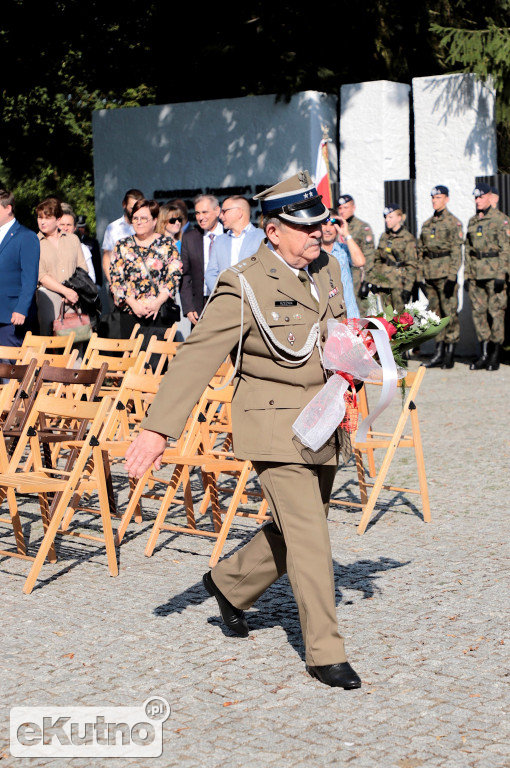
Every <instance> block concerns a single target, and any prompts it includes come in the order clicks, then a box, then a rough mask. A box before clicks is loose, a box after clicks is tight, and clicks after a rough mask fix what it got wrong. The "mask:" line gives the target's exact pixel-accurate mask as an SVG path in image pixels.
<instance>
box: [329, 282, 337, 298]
mask: <svg viewBox="0 0 510 768" xmlns="http://www.w3.org/2000/svg"><path fill="white" fill-rule="evenodd" d="M337 293H338V288H337V286H336V285H335V287H334V288H333V290H332V291H330V292H329V293H328V298H329V299H332V298H333V296H336V295H337Z"/></svg>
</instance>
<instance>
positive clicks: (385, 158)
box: [339, 80, 410, 244]
mask: <svg viewBox="0 0 510 768" xmlns="http://www.w3.org/2000/svg"><path fill="white" fill-rule="evenodd" d="M409 92H410V87H409V86H408V85H404V84H402V83H393V82H389V81H386V80H380V81H374V82H369V83H354V84H351V85H343V86H342V88H341V90H340V131H339V138H340V150H339V153H340V171H339V175H340V194H345V193H347V194H350V195H352V196H353V197H354V200H355V202H356V215H357V216H359V218H361V219H364V220H365V221H368V223H369V224H370V225H371V227H372V229H373V230H374V237H375V240H376V244H377V241H378V239H379V236H380V235H381V233H382V232H383V231H384V218H383V209H384V182H385V181H388V180H396V179H408V178H409V147H410V141H409Z"/></svg>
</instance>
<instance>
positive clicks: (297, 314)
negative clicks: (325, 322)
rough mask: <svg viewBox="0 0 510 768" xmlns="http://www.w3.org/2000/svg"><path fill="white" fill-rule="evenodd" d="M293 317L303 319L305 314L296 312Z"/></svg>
mask: <svg viewBox="0 0 510 768" xmlns="http://www.w3.org/2000/svg"><path fill="white" fill-rule="evenodd" d="M292 317H293V318H294V320H301V318H302V317H303V315H301V314H300V313H299V312H296V314H295V315H292Z"/></svg>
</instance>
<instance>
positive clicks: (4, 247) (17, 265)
mask: <svg viewBox="0 0 510 768" xmlns="http://www.w3.org/2000/svg"><path fill="white" fill-rule="evenodd" d="M39 254H40V246H39V240H38V238H37V235H36V234H35V232H32V231H31V230H30V229H27V228H26V227H23V226H22V225H21V224H20V223H19V222H18V221H17V220H16V218H15V207H14V195H13V194H12V192H9V191H7V190H5V189H0V274H1V275H2V282H1V284H0V344H1V345H5V346H9V347H20V346H21V344H22V343H23V338H24V336H25V333H26V332H27V331H28V330H32V327H34V328H35V325H33V324H34V323H35V322H36V317H37V311H36V306H35V290H36V288H37V279H38V275H39Z"/></svg>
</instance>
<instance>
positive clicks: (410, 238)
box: [365, 227, 418, 291]
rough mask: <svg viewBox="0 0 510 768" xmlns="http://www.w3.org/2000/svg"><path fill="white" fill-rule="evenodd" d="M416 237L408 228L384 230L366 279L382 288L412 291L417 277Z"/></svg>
mask: <svg viewBox="0 0 510 768" xmlns="http://www.w3.org/2000/svg"><path fill="white" fill-rule="evenodd" d="M417 266H418V256H417V253H416V238H415V237H414V235H413V234H411V232H409V230H408V229H405V227H401V228H400V229H399V230H398V232H383V234H382V235H381V237H380V239H379V244H378V247H377V251H376V252H375V258H374V266H373V268H372V269H371V270H370V274H369V275H367V276H366V277H365V279H366V280H367V281H368V282H370V283H372V284H373V285H377V286H379V287H381V288H401V289H402V290H405V291H412V289H413V285H414V283H415V280H416V278H417Z"/></svg>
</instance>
